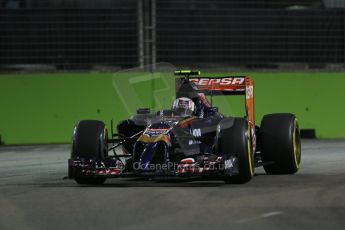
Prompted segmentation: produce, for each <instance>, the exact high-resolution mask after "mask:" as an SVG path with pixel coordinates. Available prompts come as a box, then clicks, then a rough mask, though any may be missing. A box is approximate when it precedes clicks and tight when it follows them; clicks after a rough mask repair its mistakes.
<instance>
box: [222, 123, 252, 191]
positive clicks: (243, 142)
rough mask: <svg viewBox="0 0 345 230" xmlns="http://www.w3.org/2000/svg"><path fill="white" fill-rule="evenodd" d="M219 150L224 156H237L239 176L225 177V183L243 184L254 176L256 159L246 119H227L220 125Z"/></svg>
mask: <svg viewBox="0 0 345 230" xmlns="http://www.w3.org/2000/svg"><path fill="white" fill-rule="evenodd" d="M217 135H218V136H217V149H218V152H219V153H220V154H222V155H226V154H236V156H237V160H238V166H239V168H238V170H239V174H238V175H234V176H232V175H224V182H225V183H227V184H229V183H231V184H234V183H235V184H243V183H246V182H248V181H250V180H251V179H252V177H253V175H254V157H253V153H252V145H251V137H250V131H249V126H248V121H247V120H246V119H244V118H226V119H224V120H222V121H221V122H220V123H219V127H218V133H217Z"/></svg>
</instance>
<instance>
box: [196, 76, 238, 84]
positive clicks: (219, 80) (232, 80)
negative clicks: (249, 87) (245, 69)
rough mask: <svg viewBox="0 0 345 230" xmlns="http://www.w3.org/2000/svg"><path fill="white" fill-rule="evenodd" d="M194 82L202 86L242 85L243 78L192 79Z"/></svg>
mask: <svg viewBox="0 0 345 230" xmlns="http://www.w3.org/2000/svg"><path fill="white" fill-rule="evenodd" d="M190 80H191V81H192V82H194V83H195V84H197V85H201V86H211V85H242V84H243V83H244V78H243V77H225V78H191V79H190Z"/></svg>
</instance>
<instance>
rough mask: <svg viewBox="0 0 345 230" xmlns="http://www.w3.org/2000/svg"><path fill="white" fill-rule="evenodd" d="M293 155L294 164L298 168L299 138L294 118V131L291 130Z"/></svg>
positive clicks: (299, 157)
mask: <svg viewBox="0 0 345 230" xmlns="http://www.w3.org/2000/svg"><path fill="white" fill-rule="evenodd" d="M293 156H294V161H295V166H296V168H297V169H298V168H299V164H300V162H301V139H300V134H299V128H298V122H297V119H295V125H294V131H293Z"/></svg>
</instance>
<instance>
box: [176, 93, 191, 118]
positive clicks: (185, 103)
mask: <svg viewBox="0 0 345 230" xmlns="http://www.w3.org/2000/svg"><path fill="white" fill-rule="evenodd" d="M172 110H173V112H174V113H175V114H176V115H180V116H183V117H187V116H191V115H192V114H193V112H194V110H195V104H194V102H193V101H192V100H191V99H189V98H187V97H180V98H177V99H176V100H175V101H174V104H173V106H172Z"/></svg>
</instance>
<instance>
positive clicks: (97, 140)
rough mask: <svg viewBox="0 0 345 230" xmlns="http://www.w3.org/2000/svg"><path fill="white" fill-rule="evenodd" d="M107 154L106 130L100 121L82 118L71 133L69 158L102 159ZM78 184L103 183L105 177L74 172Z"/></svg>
mask: <svg viewBox="0 0 345 230" xmlns="http://www.w3.org/2000/svg"><path fill="white" fill-rule="evenodd" d="M107 154H108V131H107V129H106V127H105V124H104V123H103V122H102V121H96V120H82V121H80V122H79V123H78V124H77V125H76V127H75V129H74V134H73V143H72V153H71V158H72V159H73V158H76V157H80V158H84V159H94V160H103V159H104V158H105V157H106V156H107ZM74 179H75V181H76V182H77V183H78V184H103V183H104V182H105V180H106V178H103V177H94V176H84V175H79V174H76V175H74Z"/></svg>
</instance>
